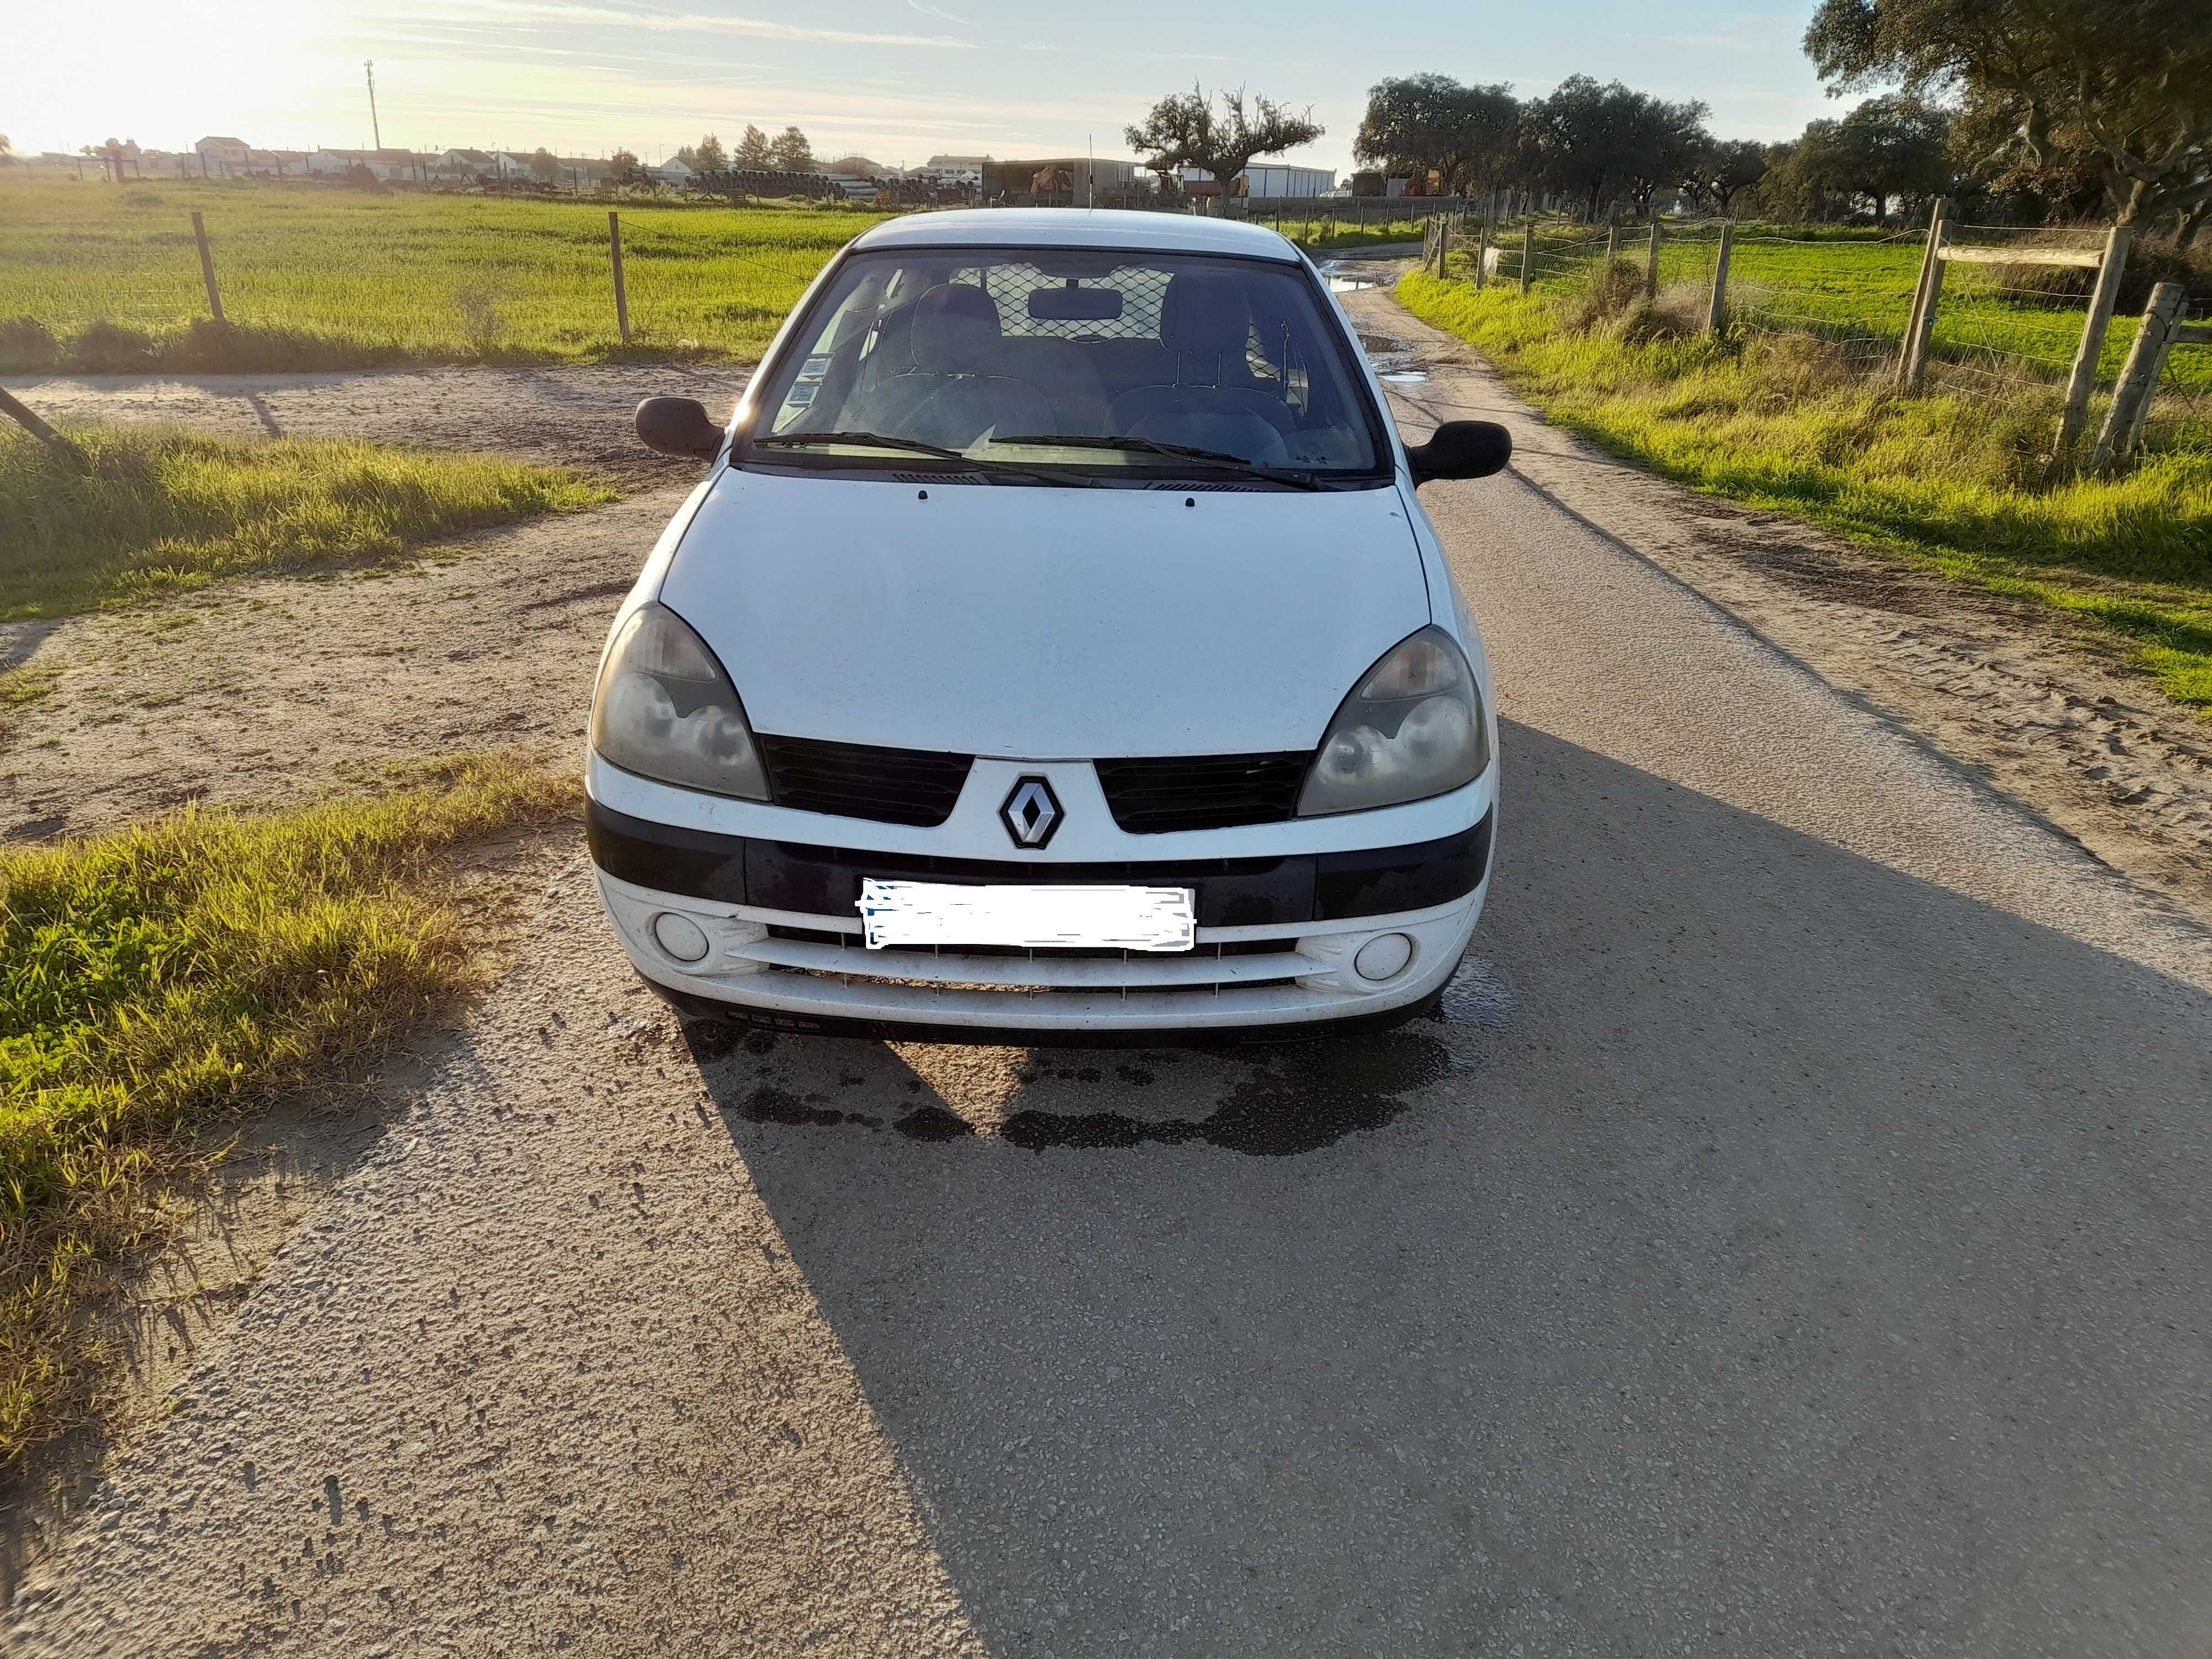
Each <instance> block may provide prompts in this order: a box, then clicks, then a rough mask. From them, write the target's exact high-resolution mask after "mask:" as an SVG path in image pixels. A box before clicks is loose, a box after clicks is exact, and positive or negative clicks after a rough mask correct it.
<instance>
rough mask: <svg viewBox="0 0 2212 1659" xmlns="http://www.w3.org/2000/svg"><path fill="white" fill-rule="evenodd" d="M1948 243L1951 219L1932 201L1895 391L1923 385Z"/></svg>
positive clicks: (1945, 209)
mask: <svg viewBox="0 0 2212 1659" xmlns="http://www.w3.org/2000/svg"><path fill="white" fill-rule="evenodd" d="M1948 241H1951V219H1948V210H1947V206H1944V201H1942V199H1940V197H1938V201H1936V216H1933V222H1931V223H1929V252H1927V258H1924V261H1923V265H1920V289H1917V292H1916V295H1913V314H1911V319H1909V321H1907V325H1905V347H1902V352H1905V358H1902V365H1900V369H1898V380H1900V385H1898V389H1900V392H1917V389H1920V387H1923V385H1924V383H1927V374H1929V345H1931V343H1933V341H1936V312H1938V310H1940V305H1942V268H1944V246H1947V243H1948Z"/></svg>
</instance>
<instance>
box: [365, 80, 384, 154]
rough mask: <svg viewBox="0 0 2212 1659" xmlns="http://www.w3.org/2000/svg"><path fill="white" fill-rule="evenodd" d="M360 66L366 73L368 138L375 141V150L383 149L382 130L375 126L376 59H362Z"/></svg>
mask: <svg viewBox="0 0 2212 1659" xmlns="http://www.w3.org/2000/svg"><path fill="white" fill-rule="evenodd" d="M361 66H362V69H364V70H367V71H368V131H369V136H370V137H373V138H374V139H375V140H376V147H377V149H383V148H384V129H383V128H382V127H381V126H380V125H377V120H376V59H374V58H362V60H361Z"/></svg>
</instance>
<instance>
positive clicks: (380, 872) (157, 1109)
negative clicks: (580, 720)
mask: <svg viewBox="0 0 2212 1659" xmlns="http://www.w3.org/2000/svg"><path fill="white" fill-rule="evenodd" d="M573 811H574V785H573V783H571V782H569V781H566V780H562V779H556V778H554V777H551V776H550V775H547V774H546V773H544V771H542V770H540V769H538V768H537V767H536V766H534V765H533V764H532V763H529V762H528V761H526V760H521V759H517V758H515V757H504V756H496V755H495V756H480V757H465V758H461V759H459V760H455V761H451V762H447V763H441V765H440V766H438V767H437V768H435V769H431V770H429V771H428V772H426V773H424V774H423V775H420V776H418V777H417V778H416V779H415V780H414V781H412V782H410V783H409V784H408V785H407V786H406V787H401V788H398V789H396V790H394V791H392V793H386V794H385V795H383V796H381V797H380V798H377V799H362V800H346V801H338V802H332V803H330V804H326V805H320V806H315V807H311V808H308V809H306V810H304V811H291V812H286V813H283V814H280V815H277V816H273V817H234V816H232V815H228V814H221V813H211V812H210V813H202V812H197V811H186V812H185V813H183V814H180V815H179V816H177V817H173V818H170V819H168V820H167V821H165V822H162V823H156V824H154V825H151V826H148V827H143V828H137V829H126V830H123V831H119V832H118V833H115V834H112V835H106V836H99V837H97V838H94V839H92V840H88V841H81V842H69V843H64V844H62V845H58V846H54V847H47V848H33V849H26V850H12V849H11V850H0V1463H6V1462H13V1461H14V1460H15V1458H17V1457H19V1456H20V1455H21V1454H22V1452H23V1451H24V1450H25V1449H27V1447H28V1446H30V1445H32V1444H33V1443H35V1442H37V1441H38V1440H40V1439H41V1438H44V1437H46V1436H48V1435H51V1434H52V1433H54V1432H56V1431H58V1430H59V1429H61V1428H63V1427H65V1426H67V1425H68V1424H69V1423H70V1421H72V1420H74V1419H76V1417H77V1416H79V1415H80V1414H81V1413H82V1412H83V1410H84V1409H85V1407H86V1402H87V1400H88V1383H89V1378H90V1376H91V1374H92V1372H93V1370H94V1367H95V1366H96V1364H97V1362H98V1359H99V1356H98V1354H97V1353H96V1352H94V1351H93V1349H92V1347H91V1344H90V1340H89V1339H88V1335H87V1332H86V1328H85V1325H84V1322H83V1320H82V1310H83V1308H84V1307H85V1305H86V1304H87V1301H88V1298H89V1297H92V1296H94V1295H96V1294H97V1293H98V1291H100V1288H101V1286H102V1285H103V1284H104V1282H105V1279H106V1273H105V1269H106V1267H107V1266H108V1265H109V1264H111V1263H112V1262H113V1261H116V1260H117V1258H118V1256H120V1255H124V1254H125V1253H126V1252H128V1251H130V1250H131V1249H133V1248H134V1247H136V1246H137V1245H139V1244H142V1243H145V1242H146V1241H148V1240H149V1239H150V1238H152V1237H156V1236H158V1234H159V1232H160V1230H161V1225H162V1221H163V1210H162V1206H161V1202H160V1197H159V1194H160V1192H161V1188H162V1184H163V1182H164V1180H165V1177H167V1176H172V1175H173V1174H175V1173H176V1172H177V1171H178V1170H180V1169H182V1168H184V1167H185V1166H186V1165H187V1164H190V1163H191V1162H192V1161H193V1160H192V1154H191V1143H190V1141H189V1139H188V1132H189V1131H190V1130H191V1128H192V1127H194V1126H196V1125H198V1124H201V1123H204V1122H205V1121H208V1120H209V1119H210V1118H213V1117H216V1116H218V1115H222V1114H224V1113H232V1112H236V1111H239V1110H240V1109H244V1108H246V1107H248V1106H250V1105H251V1104H252V1103H254V1102H255V1101H256V1100H258V1099H259V1098H261V1097H265V1096H267V1095H268V1094H269V1093H270V1091H274V1090H276V1089H279V1088H282V1087H283V1086H285V1085H295V1084H298V1083H300V1082H301V1081H303V1080H305V1079H308V1078H310V1077H312V1076H313V1074H314V1073H316V1072H317V1071H318V1070H319V1069H321V1068H325V1067H328V1066H331V1065H333V1064H334V1063H337V1062H341V1061H343V1060H346V1059H347V1058H348V1057H349V1056H351V1055H355V1054H358V1053H360V1052H361V1051H362V1050H364V1049H366V1048H369V1047H371V1046H372V1045H374V1044H378V1043H380V1042H384V1041H386V1040H387V1039H388V1038H390V1037H391V1036H392V1035H393V1034H394V1033H396V1032H398V1031H399V1030H403V1029H404V1027H406V1026H407V1025H409V1024H411V1023H412V1022H415V1021H416V1020H418V1019H420V1018H422V1016H423V1015H425V1014H426V1013H428V1012H430V1011H432V1010H433V1009H435V1008H436V1007H438V1006H441V1005H442V1004H445V1003H447V1002H450V1001H451V1000H453V999H454V998H455V997H457V996H459V995H460V994H464V993H465V992H466V991H468V990H470V989H471V988H472V987H474V986H475V985H476V984H477V982H478V980H479V976H480V969H479V968H478V967H477V964H476V963H475V961H474V959H473V958H472V957H471V951H470V947H469V945H468V942H467V936H466V934H465V930H464V928H463V926H462V923H461V919H460V917H459V915H458V914H457V913H456V912H455V910H454V909H453V908H452V906H451V903H450V902H449V901H450V897H451V895H450V892H449V890H448V883H447V879H446V878H444V877H443V876H442V875H441V859H442V858H443V857H444V856H445V855H447V854H451V853H452V852H453V850H454V849H456V848H459V847H462V846H464V845H465V844H466V843H469V842H477V841H481V840H483V839H484V838H486V837H488V836H493V835H495V834H498V833H500V832H502V831H507V830H510V829H516V828H520V827H525V826H529V825H533V824H542V823H550V822H554V821H556V820H558V819H560V818H562V817H567V816H568V815H569V814H571V813H572V812H573Z"/></svg>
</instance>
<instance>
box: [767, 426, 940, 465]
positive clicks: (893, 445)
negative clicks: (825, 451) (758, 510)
mask: <svg viewBox="0 0 2212 1659" xmlns="http://www.w3.org/2000/svg"><path fill="white" fill-rule="evenodd" d="M800 444H873V445H874V446H875V447H877V448H878V449H903V450H908V451H910V452H911V453H914V454H916V455H934V456H936V457H937V459H939V460H940V461H964V460H966V459H968V458H967V457H966V456H965V455H963V454H962V453H960V452H959V451H958V450H957V449H947V448H946V447H945V446H944V445H943V444H926V443H924V442H922V441H921V440H920V439H919V438H887V437H885V436H884V435H883V434H882V433H880V432H779V433H775V434H773V435H770V436H769V437H766V438H756V439H754V440H753V447H754V448H756V449H767V448H769V447H772V446H773V447H781V448H787V449H788V448H795V447H798V446H799V445H800Z"/></svg>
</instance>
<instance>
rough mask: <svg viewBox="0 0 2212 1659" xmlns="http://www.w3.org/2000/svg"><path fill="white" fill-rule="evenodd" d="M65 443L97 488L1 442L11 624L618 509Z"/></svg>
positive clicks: (565, 484) (2, 541)
mask: <svg viewBox="0 0 2212 1659" xmlns="http://www.w3.org/2000/svg"><path fill="white" fill-rule="evenodd" d="M70 436H71V437H72V438H74V439H75V440H76V443H77V445H78V447H80V448H81V449H82V450H83V451H84V453H85V454H86V455H87V457H88V459H90V461H91V463H92V472H91V475H90V476H89V477H86V476H81V475H79V474H77V473H76V472H74V471H70V470H69V469H68V468H65V467H64V466H63V465H60V464H59V463H58V461H57V460H56V459H55V458H54V456H53V454H52V453H51V452H50V451H48V450H47V449H46V447H44V446H43V445H41V444H40V443H39V442H37V441H35V440H33V438H31V437H30V436H29V435H27V434H24V433H21V432H19V431H16V430H15V429H14V428H8V429H7V430H5V431H0V621H5V620H9V619H13V618H20V617H52V616H60V615H64V614H67V613H69V612H70V611H82V610H86V609H88V608H90V607H92V606H94V605H101V604H107V603H113V602H116V601H124V600H129V599H137V598H141V597H144V596H146V595H148V594H149V593H151V592H157V591H160V590H162V589H168V588H176V587H180V586H199V585H202V584H204V583H205V582H207V581H210V580H213V579H215V578H216V577H218V576H228V575H239V574H246V573H250V572H254V571H262V570H271V569H277V568H286V567H295V566H300V565H311V564H319V563H327V562H331V561H335V560H351V559H362V558H376V557H383V556H390V555H392V554H395V553H399V552H402V551H404V550H406V549H408V548H410V547H412V546H416V545H418V544H422V543H424V542H428V541H432V540H435V539H436V538H440V537H444V536H453V535H457V534H459V533H461V532H465V531H471V530H478V529H483V528H484V527H486V526H491V525H496V524H502V523H505V522H507V520H512V519H517V518H522V517H525V516H526V515H529V514H532V513H555V512H571V511H575V510H578V509H580V508H583V507H595V506H598V505H599V504H600V503H602V502H605V501H611V500H612V499H613V498H614V495H615V492H614V491H613V490H612V489H609V488H607V487H606V486H605V485H602V484H598V483H590V482H588V481H586V480H585V479H582V478H580V477H576V476H575V475H574V474H572V473H568V472H564V471H550V470H548V469H546V468H544V467H536V466H527V465H522V464H521V463H520V462H515V461H507V460H501V459H494V458H491V457H487V456H475V455H461V456H454V455H429V454H419V453H414V452H411V451H407V450H400V449H392V448H388V447H382V446H380V445H376V444H368V443H354V442H341V441H334V440H330V439H297V438H294V439H282V440H278V441H274V442H265V443H264V442H244V441H238V440H235V439H228V438H211V437H205V436H202V435H197V434H193V433H189V432H184V431H179V430H177V429H175V428H159V427H88V428H76V429H75V430H73V431H71V433H70Z"/></svg>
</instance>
